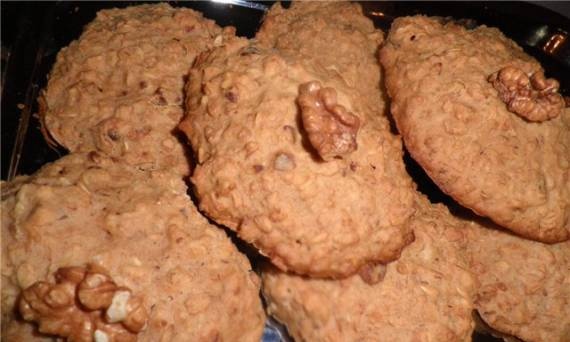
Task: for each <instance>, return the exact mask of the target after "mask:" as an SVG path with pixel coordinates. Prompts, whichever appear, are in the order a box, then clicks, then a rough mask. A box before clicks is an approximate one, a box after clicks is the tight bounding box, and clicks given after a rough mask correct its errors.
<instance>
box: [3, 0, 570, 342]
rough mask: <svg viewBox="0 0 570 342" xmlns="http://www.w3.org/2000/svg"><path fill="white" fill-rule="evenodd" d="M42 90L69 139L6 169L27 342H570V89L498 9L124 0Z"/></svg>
mask: <svg viewBox="0 0 570 342" xmlns="http://www.w3.org/2000/svg"><path fill="white" fill-rule="evenodd" d="M40 104H41V113H40V114H41V118H42V122H43V128H44V130H45V131H46V135H47V137H48V139H50V140H51V141H53V142H57V143H58V144H60V145H62V146H64V147H66V148H67V149H68V150H69V151H70V152H71V153H70V154H69V155H68V156H66V157H63V158H62V159H60V160H58V161H56V162H54V163H52V164H49V165H46V166H44V167H43V168H42V169H41V170H40V171H38V172H37V173H36V174H34V175H31V176H21V177H18V178H16V179H15V180H13V181H11V182H9V183H4V184H2V308H3V309H2V338H3V339H5V340H7V341H28V340H34V341H35V340H38V341H39V340H54V339H63V340H69V341H97V342H100V341H259V340H260V339H261V336H262V332H263V326H264V322H265V320H266V314H267V315H270V316H273V317H274V318H275V319H276V320H278V321H279V322H281V323H283V324H284V325H285V326H286V327H287V330H288V332H289V333H290V335H291V336H292V337H293V338H294V339H295V340H296V341H469V340H470V339H471V336H472V333H473V330H474V329H475V326H476V323H475V321H476V320H477V318H480V319H479V323H481V324H483V322H484V324H485V325H486V328H487V329H491V330H492V331H493V332H494V333H495V334H498V335H500V336H502V337H504V338H506V339H512V338H517V339H521V340H524V341H562V342H567V341H570V242H569V239H570V109H569V108H567V106H566V103H565V99H564V98H563V97H562V96H561V95H560V94H559V93H558V82H557V81H556V80H554V79H549V78H546V76H545V75H544V73H543V70H542V68H541V66H540V64H538V62H536V61H535V60H534V59H532V58H531V57H529V56H527V55H526V54H525V53H524V52H523V51H522V49H521V48H520V47H518V46H517V45H516V44H515V43H514V42H512V41H511V40H509V39H508V38H506V37H505V36H504V35H502V33H501V32H499V31H498V30H496V29H493V28H488V27H484V26H482V27H478V28H475V29H471V30H469V29H466V28H464V27H462V26H460V25H457V24H455V23H453V22H446V21H444V20H441V18H430V17H425V16H415V17H405V18H398V19H396V20H395V21H394V23H393V25H392V28H391V30H390V32H389V33H388V34H387V36H385V35H384V33H383V32H382V31H380V30H378V29H376V28H375V27H374V25H373V23H372V22H371V21H370V20H369V19H368V18H367V17H366V16H364V15H363V13H362V9H361V8H360V6H359V5H358V4H353V3H348V2H294V3H292V4H291V6H290V7H289V8H287V9H285V8H283V7H282V6H281V5H280V4H276V5H274V6H273V7H272V8H271V9H270V10H269V11H268V13H266V16H265V18H264V20H263V23H262V26H261V28H260V29H259V31H258V33H257V35H256V37H255V38H254V39H251V40H248V39H246V38H241V37H238V36H236V35H235V30H234V29H233V28H231V27H228V28H220V27H218V26H217V25H216V24H215V23H214V22H212V21H210V20H208V19H205V18H204V17H203V16H202V15H201V14H200V13H198V12H196V11H193V10H190V9H183V8H172V7H170V6H169V5H166V4H157V5H140V6H134V7H129V8H125V9H112V10H103V11H101V12H99V13H98V14H97V18H96V19H95V20H94V21H93V22H92V23H90V24H89V25H88V26H87V27H86V28H85V30H84V32H83V34H82V35H81V37H80V38H79V39H78V40H76V41H74V42H72V43H71V44H70V45H69V46H68V47H66V48H64V49H63V50H62V51H61V52H60V53H59V55H58V58H57V61H56V63H55V65H54V67H53V70H52V72H51V73H50V75H49V80H48V85H47V87H46V89H45V90H44V91H43V93H42V95H41V98H40ZM404 145H405V147H406V148H407V149H408V151H409V153H410V155H411V156H412V157H413V158H414V159H415V160H416V161H417V163H418V164H419V165H420V166H421V167H422V168H423V169H424V170H425V172H426V173H427V174H428V175H429V176H430V178H431V179H432V180H433V182H434V183H435V184H437V186H438V187H439V188H440V189H441V190H443V191H444V192H445V193H447V194H449V195H450V196H452V197H453V198H454V199H455V200H456V201H457V203H458V204H454V205H453V206H452V207H451V208H448V207H447V206H445V205H443V204H434V203H431V202H430V201H429V200H428V199H427V198H426V197H425V196H424V195H423V194H421V193H420V192H419V191H418V190H417V189H416V188H417V186H416V185H415V183H414V180H413V179H412V177H411V176H410V175H409V173H408V172H407V170H406V166H405V164H404V160H403V151H404V148H403V147H404ZM185 181H186V182H185ZM475 213H476V214H477V215H476V214H475ZM222 226H224V227H226V228H229V229H230V230H232V231H234V232H235V233H236V234H237V237H238V238H239V239H241V240H242V241H243V242H247V243H249V244H251V245H252V246H253V247H255V250H256V251H257V252H259V254H261V255H263V256H265V257H266V258H265V261H263V262H261V263H259V264H256V265H255V266H256V272H254V271H252V265H251V264H250V262H249V261H248V259H247V258H246V257H245V255H243V254H242V253H241V252H240V251H239V250H238V249H237V247H236V246H235V245H234V244H233V242H232V241H231V240H230V239H229V238H228V237H227V235H226V233H225V231H224V230H223V228H222ZM260 291H261V294H262V297H263V298H264V299H265V305H262V300H261V297H260ZM264 308H265V310H264Z"/></svg>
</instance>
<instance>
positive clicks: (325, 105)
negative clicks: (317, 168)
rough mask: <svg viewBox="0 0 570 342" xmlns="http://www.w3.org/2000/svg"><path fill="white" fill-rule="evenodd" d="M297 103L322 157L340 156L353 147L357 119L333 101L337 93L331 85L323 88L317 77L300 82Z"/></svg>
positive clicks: (355, 146)
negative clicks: (310, 80) (303, 82)
mask: <svg viewBox="0 0 570 342" xmlns="http://www.w3.org/2000/svg"><path fill="white" fill-rule="evenodd" d="M297 103H298V104H299V106H300V107H301V118H302V120H303V128H304V129H305V130H306V131H307V133H308V136H309V141H310V142H311V145H313V147H314V148H315V150H317V152H318V153H319V156H321V158H323V160H325V161H327V160H330V159H332V158H335V157H342V156H344V155H347V154H350V153H351V152H353V151H354V150H356V148H357V143H356V134H357V132H358V128H359V126H360V120H359V119H358V117H357V116H356V115H354V114H352V113H351V112H349V111H347V110H346V108H345V107H343V106H342V105H340V104H338V103H337V93H336V91H335V90H334V89H333V88H330V87H327V88H323V87H322V86H321V84H320V83H319V82H318V81H312V82H308V83H305V84H302V85H301V86H300V87H299V97H298V98H297Z"/></svg>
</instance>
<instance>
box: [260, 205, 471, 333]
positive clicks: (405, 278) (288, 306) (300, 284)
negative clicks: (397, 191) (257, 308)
mask: <svg viewBox="0 0 570 342" xmlns="http://www.w3.org/2000/svg"><path fill="white" fill-rule="evenodd" d="M425 208H427V209H425V210H423V211H422V212H421V213H419V214H418V215H419V216H417V217H415V218H414V219H412V225H413V227H414V233H415V236H416V240H415V241H414V242H413V243H412V244H411V245H410V246H408V247H407V248H406V249H404V251H403V252H402V256H401V257H400V259H398V260H397V261H395V262H393V263H390V264H388V265H387V266H385V269H384V271H383V272H384V273H382V271H379V270H376V271H375V272H376V273H379V274H380V276H381V275H382V274H383V279H382V280H380V281H379V282H378V283H376V284H374V285H369V284H367V283H366V282H364V281H363V280H362V279H361V276H358V275H355V276H352V277H350V278H347V279H342V280H320V279H309V278H303V277H299V276H295V275H290V274H287V273H283V272H279V271H277V270H269V271H267V272H265V273H263V275H262V282H263V294H264V296H265V298H266V299H267V303H268V312H269V313H270V314H271V315H274V316H275V317H276V318H277V319H278V320H279V321H281V322H283V323H284V324H285V325H286V326H287V328H288V331H289V333H291V334H292V335H293V337H294V338H295V340H296V341H469V340H470V337H471V333H472V331H473V327H474V324H473V322H472V319H471V312H472V310H473V302H472V300H473V295H474V290H475V282H474V279H473V278H472V275H471V274H470V273H469V272H468V271H466V268H467V267H466V266H467V265H466V262H465V259H464V257H463V255H462V254H461V253H460V252H459V250H458V248H457V247H458V246H460V245H462V244H464V242H465V237H464V232H465V231H464V230H463V229H461V228H463V227H460V226H458V223H457V220H454V219H453V218H452V217H451V216H450V214H449V213H448V212H447V210H446V209H444V208H443V207H432V208H429V207H425ZM376 276H378V275H376Z"/></svg>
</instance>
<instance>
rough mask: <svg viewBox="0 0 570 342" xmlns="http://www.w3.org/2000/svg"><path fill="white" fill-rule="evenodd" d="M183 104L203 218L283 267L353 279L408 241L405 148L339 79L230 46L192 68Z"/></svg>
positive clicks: (239, 44)
mask: <svg viewBox="0 0 570 342" xmlns="http://www.w3.org/2000/svg"><path fill="white" fill-rule="evenodd" d="M187 94H188V98H187V117H186V118H185V120H184V121H183V122H182V123H181V129H182V130H183V131H185V132H186V134H187V135H188V137H189V138H190V141H191V143H192V148H193V149H194V151H195V152H196V156H197V159H198V165H197V166H196V169H195V171H194V174H193V176H192V182H193V183H194V185H195V189H196V192H197V196H198V198H199V200H200V208H201V209H202V210H203V211H204V212H205V213H206V214H207V215H208V216H209V217H210V218H212V219H213V220H215V221H216V222H218V223H220V224H224V225H226V226H228V227H229V228H231V229H232V230H235V231H236V232H237V233H238V235H239V236H240V237H241V238H242V239H244V240H246V241H248V242H251V243H253V244H254V245H255V246H256V247H258V248H259V249H260V250H261V253H263V254H265V255H267V256H268V257H269V258H270V259H271V261H272V262H273V263H274V264H276V265H277V266H278V267H279V268H280V269H282V270H291V271H293V272H296V273H300V274H308V275H311V276H315V277H336V278H339V277H346V276H348V275H350V274H353V273H355V272H357V271H358V269H359V268H360V267H362V266H363V265H365V264H367V263H376V262H387V261H390V260H394V259H396V258H397V257H398V255H399V253H400V250H401V249H402V248H403V247H404V246H405V245H407V244H408V243H409V242H411V239H412V233H411V230H410V228H409V226H408V224H407V223H408V219H409V217H410V215H411V214H412V213H413V210H414V203H413V185H412V182H411V179H410V178H409V176H408V175H407V174H406V171H405V169H404V164H403V161H402V148H401V142H400V141H399V139H398V138H397V137H395V136H393V135H392V134H391V133H390V131H389V125H388V122H387V120H386V118H385V117H383V116H382V115H381V113H378V112H376V111H375V110H374V109H373V106H371V105H369V103H368V102H367V101H361V99H362V97H361V95H360V93H359V92H358V91H356V90H355V89H353V88H350V87H348V86H346V84H345V83H344V82H343V81H342V80H341V79H340V78H338V77H334V76H333V75H331V74H330V73H322V74H321V73H319V72H318V71H317V70H310V69H309V68H308V67H307V65H304V64H302V63H299V62H297V60H296V59H295V58H293V57H291V56H284V55H281V54H280V53H279V52H278V51H276V50H275V49H264V48H262V47H260V46H258V45H256V44H255V42H252V43H250V42H248V41H247V40H245V39H235V40H232V41H228V42H226V44H225V45H223V46H222V47H220V48H217V49H214V50H212V51H211V52H210V53H207V54H204V55H202V56H201V57H200V58H199V59H198V60H197V62H196V64H195V65H194V67H193V69H192V71H191V75H190V81H189V83H188V86H187Z"/></svg>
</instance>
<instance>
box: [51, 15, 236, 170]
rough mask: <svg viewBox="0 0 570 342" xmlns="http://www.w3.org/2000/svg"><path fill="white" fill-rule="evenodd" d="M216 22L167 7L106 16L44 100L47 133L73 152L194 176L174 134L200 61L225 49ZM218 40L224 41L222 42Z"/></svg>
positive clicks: (71, 54) (77, 47)
mask: <svg viewBox="0 0 570 342" xmlns="http://www.w3.org/2000/svg"><path fill="white" fill-rule="evenodd" d="M224 34H230V35H232V34H233V33H232V32H231V30H228V31H227V32H224V33H223V32H222V29H221V28H219V27H218V26H217V25H216V24H215V23H214V22H213V21H211V20H207V19H205V18H203V17H202V14H200V13H198V12H195V11H193V10H190V9H175V8H172V7H170V6H169V5H167V4H159V5H141V6H135V7H128V8H125V9H110V10H102V11H100V12H98V13H97V17H96V18H95V20H94V21H93V22H91V23H90V24H89V25H87V26H86V27H85V30H84V32H83V34H82V35H81V37H80V38H79V39H78V40H76V41H73V42H72V43H71V44H70V45H69V46H68V47H66V48H64V49H62V50H61V51H60V52H59V54H58V56H57V60H56V63H55V65H54V66H53V69H52V71H51V73H50V75H49V80H48V84H47V87H46V89H45V90H44V91H43V93H42V95H41V97H40V105H41V113H40V114H41V117H42V121H43V123H44V128H47V130H48V131H49V135H50V136H51V137H52V138H53V139H55V140H56V141H57V142H58V143H60V144H61V145H63V146H64V147H66V148H67V149H68V150H70V151H72V152H78V151H82V152H88V151H92V150H99V151H102V152H104V153H106V154H108V155H110V156H113V157H119V158H121V159H123V160H125V161H126V162H127V163H128V164H131V165H134V166H137V167H139V168H141V169H146V170H150V169H175V170H177V171H178V172H180V173H184V174H187V173H189V165H188V161H187V159H186V155H185V149H184V146H183V144H181V143H180V142H179V141H178V138H177V136H176V134H174V133H173V132H174V131H175V129H176V125H177V124H178V123H179V121H180V120H181V119H182V116H183V109H182V104H183V100H184V99H183V91H182V90H183V88H184V79H185V76H186V74H187V73H188V70H189V69H190V66H191V65H192V63H193V61H194V59H195V57H196V55H197V54H198V53H199V52H201V51H202V50H205V49H208V48H210V47H212V46H214V45H215V44H216V43H218V42H219V41H221V39H222V36H223V35H224ZM216 39H217V41H216Z"/></svg>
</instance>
